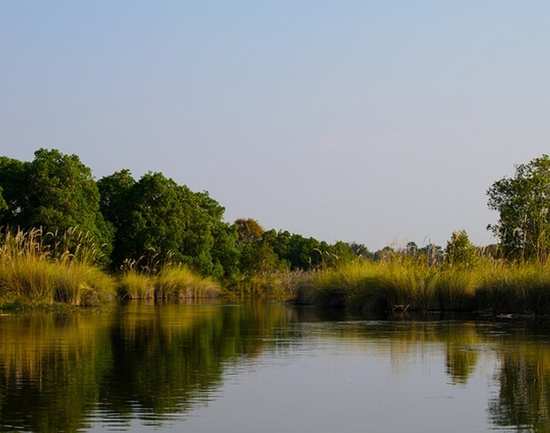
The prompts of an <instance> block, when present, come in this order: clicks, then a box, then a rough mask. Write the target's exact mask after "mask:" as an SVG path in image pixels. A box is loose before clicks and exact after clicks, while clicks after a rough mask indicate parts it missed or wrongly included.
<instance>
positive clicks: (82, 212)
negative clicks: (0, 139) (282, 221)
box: [0, 149, 366, 281]
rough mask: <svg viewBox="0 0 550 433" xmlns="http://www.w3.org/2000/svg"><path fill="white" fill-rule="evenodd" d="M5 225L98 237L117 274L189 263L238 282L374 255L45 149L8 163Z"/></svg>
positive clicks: (0, 169) (1, 198)
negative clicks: (228, 216)
mask: <svg viewBox="0 0 550 433" xmlns="http://www.w3.org/2000/svg"><path fill="white" fill-rule="evenodd" d="M0 188H1V189H0V226H3V227H11V228H16V227H20V228H22V229H24V230H29V229H32V228H37V227H42V228H43V229H44V230H45V231H60V232H61V231H64V230H66V229H68V228H72V227H78V228H79V229H80V230H81V231H83V232H87V233H88V232H89V233H91V234H92V235H93V236H94V237H95V239H96V240H97V241H98V245H100V249H101V251H102V252H103V254H102V256H101V257H99V260H100V261H102V262H103V263H104V264H108V265H109V266H111V268H112V269H121V267H124V266H125V265H128V264H131V266H132V267H133V268H137V269H140V270H146V271H155V270H156V268H158V266H161V265H163V264H165V263H177V264H186V265H188V266H189V267H191V268H192V269H194V270H196V271H198V272H200V273H201V274H202V275H204V276H212V277H214V278H217V279H225V280H229V281H233V280H238V279H239V278H241V277H242V276H246V275H251V274H255V273H258V272H261V271H272V270H281V269H288V270H295V269H302V270H309V269H312V268H315V267H318V266H320V265H328V264H333V263H335V262H336V261H345V260H350V259H351V258H352V257H354V256H356V255H357V254H364V253H365V251H366V249H365V248H364V247H362V246H352V245H348V244H346V243H343V242H338V243H336V244H334V245H329V244H327V243H326V242H322V241H318V240H316V239H314V238H307V237H304V236H301V235H297V234H291V233H289V232H287V231H276V230H268V231H264V229H263V228H262V227H261V226H260V225H259V224H258V223H257V222H256V221H254V220H252V219H241V220H237V221H236V222H235V223H233V224H229V223H227V222H225V221H224V219H223V215H224V210H225V209H224V208H223V206H221V205H220V204H219V203H218V202H217V201H216V200H214V199H213V198H211V197H210V196H209V194H208V193H207V192H193V191H191V190H190V189H189V188H188V187H187V186H185V185H180V184H178V183H177V182H175V181H174V180H173V179H169V178H167V177H165V176H164V175H163V174H161V173H147V174H145V175H144V176H142V177H141V178H140V179H134V177H133V176H132V174H131V173H130V171H129V170H120V171H117V172H116V173H113V174H112V175H110V176H106V177H103V178H101V179H99V180H98V181H97V182H96V181H95V180H94V178H93V176H92V173H91V170H90V169H89V168H88V167H86V166H85V165H84V164H82V162H81V161H80V159H79V158H78V156H76V155H64V154H62V153H61V152H59V151H57V150H45V149H40V150H38V151H37V152H36V153H35V157H34V160H33V161H31V162H22V161H18V160H14V159H10V158H6V157H2V158H0Z"/></svg>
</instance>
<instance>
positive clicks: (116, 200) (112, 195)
mask: <svg viewBox="0 0 550 433" xmlns="http://www.w3.org/2000/svg"><path fill="white" fill-rule="evenodd" d="M135 183H136V181H135V180H134V178H133V177H132V173H131V172H130V170H127V169H124V170H120V171H117V172H115V173H113V174H111V175H110V176H105V177H103V178H101V179H100V180H99V181H98V182H97V187H98V189H99V195H100V199H99V205H100V209H101V213H102V214H103V216H104V217H105V218H106V219H107V220H108V221H110V222H111V223H112V224H113V225H114V226H115V227H116V228H118V227H120V226H121V225H122V224H124V223H125V222H126V221H127V219H128V200H129V199H130V191H131V190H132V188H133V186H134V185H135Z"/></svg>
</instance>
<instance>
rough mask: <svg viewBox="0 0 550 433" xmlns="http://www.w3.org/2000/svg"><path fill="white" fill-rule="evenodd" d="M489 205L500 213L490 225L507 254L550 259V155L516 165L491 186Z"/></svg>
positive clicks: (518, 256)
mask: <svg viewBox="0 0 550 433" xmlns="http://www.w3.org/2000/svg"><path fill="white" fill-rule="evenodd" d="M487 194H488V196H489V202H488V204H489V208H491V209H493V210H496V211H497V212H498V213H499V219H498V222H497V224H494V225H490V226H489V227H488V228H489V229H490V230H492V231H493V233H494V234H495V235H496V236H497V238H498V239H499V241H500V245H501V247H502V250H503V252H504V254H505V255H506V256H508V257H514V258H526V259H528V258H538V259H539V260H546V258H547V257H548V251H549V248H550V215H549V212H548V211H549V205H550V157H549V156H548V155H542V156H541V157H539V158H536V159H533V160H532V161H530V162H528V163H526V164H520V165H518V166H517V167H516V171H515V174H514V176H513V177H504V178H502V179H500V180H498V181H496V182H495V183H493V185H492V186H491V187H490V188H489V190H488V192H487Z"/></svg>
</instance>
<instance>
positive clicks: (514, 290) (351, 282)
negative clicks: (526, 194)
mask: <svg viewBox="0 0 550 433" xmlns="http://www.w3.org/2000/svg"><path fill="white" fill-rule="evenodd" d="M295 289H296V293H297V296H296V300H297V301H298V302H301V303H311V304H318V305H325V306H347V307H351V308H354V309H359V310H376V311H392V310H395V309H397V310H404V309H408V310H417V311H427V310H439V311H479V310H491V311H492V312H495V313H508V312H515V313H537V314H548V313H550V264H535V263H505V262H500V261H496V260H490V259H487V258H482V259H480V260H478V261H477V262H476V264H475V265H473V266H470V267H461V266H450V265H431V266H430V265H429V264H427V263H425V262H423V261H419V260H414V259H412V258H407V257H402V258H392V259H390V260H387V261H381V262H371V261H357V262H352V263H348V264H345V265H342V266H340V267H338V268H335V269H324V270H318V271H314V272H311V273H309V274H308V275H307V277H306V278H302V279H301V280H300V281H298V282H296V284H295Z"/></svg>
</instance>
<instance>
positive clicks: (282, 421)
mask: <svg viewBox="0 0 550 433" xmlns="http://www.w3.org/2000/svg"><path fill="white" fill-rule="evenodd" d="M549 411H550V329H549V328H547V326H546V325H545V324H544V323H533V322H518V321H503V322H489V321H485V322H484V321H473V320H456V319H455V320H430V321H428V320H425V319H424V320H416V321H411V320H394V321H383V320H357V318H349V317H342V316H338V315H336V316H335V315H328V316H327V315H326V314H323V313H320V312H317V311H316V310H313V309H295V308H292V307H288V306H284V305H279V304H253V305H221V304H210V305H166V306H157V307H155V306H151V305H145V304H141V305H140V304H131V305H128V306H124V307H117V308H114V309H112V310H109V311H103V312H94V311H86V312H79V313H71V314H55V313H33V314H25V315H4V316H1V317H0V431H34V432H73V431H90V432H107V431H132V432H149V431H158V432H173V431H189V432H194V433H201V432H204V433H214V432H224V433H233V432H234V433H237V432H238V433H247V432H251V433H252V432H254V433H256V432H263V433H266V432H267V433H270V432H272V433H291V432H297V433H307V432H315V433H325V432H326V433H331V432H339V433H352V432H353V433H359V432H364V431H368V432H388V433H390V432H391V433H395V432H419V433H427V432H438V433H439V432H443V431H444V432H488V431H501V432H507V431H514V432H517V431H525V432H545V431H550V419H549Z"/></svg>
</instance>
